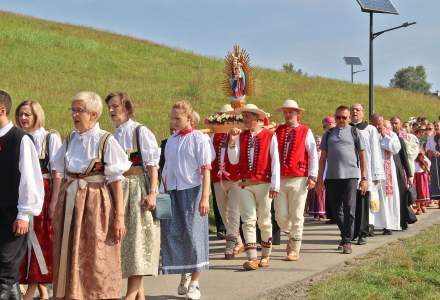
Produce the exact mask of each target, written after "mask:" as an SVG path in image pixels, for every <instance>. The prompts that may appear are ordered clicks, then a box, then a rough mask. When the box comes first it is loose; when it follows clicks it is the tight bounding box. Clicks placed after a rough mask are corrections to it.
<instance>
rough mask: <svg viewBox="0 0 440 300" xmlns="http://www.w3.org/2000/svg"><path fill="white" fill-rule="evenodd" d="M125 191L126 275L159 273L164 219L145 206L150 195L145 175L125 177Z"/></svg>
mask: <svg viewBox="0 0 440 300" xmlns="http://www.w3.org/2000/svg"><path fill="white" fill-rule="evenodd" d="M122 188H123V190H124V211H125V227H126V229H127V235H126V236H125V238H124V240H123V241H122V248H121V261H122V277H123V278H127V277H130V276H134V275H157V273H158V270H159V254H160V222H159V220H154V219H153V216H152V214H151V212H149V211H144V210H143V209H142V207H141V203H142V200H143V199H144V198H145V197H146V196H147V188H146V180H145V177H144V176H143V175H131V176H127V177H125V179H124V181H123V182H122Z"/></svg>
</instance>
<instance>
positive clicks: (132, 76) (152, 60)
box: [0, 12, 440, 138]
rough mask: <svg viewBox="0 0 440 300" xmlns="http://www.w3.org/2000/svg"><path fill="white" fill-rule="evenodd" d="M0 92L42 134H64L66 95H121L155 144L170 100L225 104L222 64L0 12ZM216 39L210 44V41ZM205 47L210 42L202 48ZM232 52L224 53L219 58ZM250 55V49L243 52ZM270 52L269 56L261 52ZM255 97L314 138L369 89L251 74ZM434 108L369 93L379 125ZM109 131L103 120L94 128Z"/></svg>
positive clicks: (397, 93)
mask: <svg viewBox="0 0 440 300" xmlns="http://www.w3.org/2000/svg"><path fill="white" fill-rule="evenodd" d="M0 28H1V30H0V69H1V72H2V76H1V77H0V88H2V89H5V90H7V91H9V92H10V93H11V95H12V96H13V98H14V103H15V104H17V103H18V102H20V101H22V100H23V99H27V98H32V99H35V100H38V101H40V102H41V104H42V105H43V107H44V108H45V111H46V115H47V126H46V127H48V128H54V129H58V130H59V131H61V132H62V133H66V132H68V131H69V130H70V129H71V127H72V124H71V122H70V115H69V113H68V110H67V108H68V107H69V105H70V100H71V98H72V96H73V95H75V94H76V93H77V92H79V91H81V90H92V91H96V92H97V93H99V94H100V95H101V96H102V97H105V95H107V94H108V93H109V92H110V91H127V92H128V93H129V94H130V95H131V96H132V97H133V98H134V99H135V101H136V104H137V119H138V120H139V121H141V122H143V123H145V124H146V125H147V126H149V127H150V128H151V129H152V130H153V131H154V132H155V133H156V135H157V136H158V138H162V137H164V136H165V135H167V133H168V112H169V109H170V107H171V105H172V103H174V102H175V101H176V100H179V99H187V100H190V101H191V102H192V103H193V105H194V107H195V109H196V110H197V111H199V113H200V115H201V116H202V117H203V116H206V115H207V114H209V113H212V112H213V111H215V110H216V109H217V108H218V107H220V106H221V105H223V104H225V103H227V102H229V99H227V97H225V96H224V95H223V92H222V88H221V82H222V80H223V61H222V59H213V58H208V57H203V56H199V55H196V54H193V53H190V52H185V51H181V50H177V49H172V48H169V47H165V46H162V45H158V44H154V43H152V42H148V41H142V40H139V39H135V38H130V37H126V36H121V35H117V34H112V33H108V32H102V31H96V30H93V29H89V28H84V27H79V26H70V25H65V24H60V23H54V22H48V21H42V20H38V19H34V18H30V17H23V16H19V15H15V14H10V13H2V12H0ZM213 38H215V37H213ZM207 42H209V41H207ZM231 47H232V45H224V52H225V54H226V52H227V51H228V50H229V49H230V48H231ZM247 50H248V51H249V52H250V54H251V55H252V49H247ZM268 51H270V48H268ZM254 78H255V79H256V82H255V84H256V91H255V94H256V95H255V96H251V97H249V98H248V102H251V103H255V104H257V105H259V106H261V107H262V108H263V109H265V110H266V111H268V112H270V113H272V116H273V118H274V120H276V121H279V120H280V117H281V116H280V114H279V113H276V112H275V108H276V107H277V106H279V105H280V104H281V103H282V102H283V101H284V100H285V99H286V98H294V99H297V100H298V101H299V103H300V105H301V106H303V107H304V108H305V109H306V112H305V113H304V117H303V120H304V122H305V123H307V124H309V125H310V126H311V127H312V128H313V129H315V130H316V131H317V132H318V133H319V132H320V119H321V118H322V117H323V116H324V115H327V114H332V113H333V111H334V108H335V107H336V106H337V105H340V104H350V103H353V102H361V103H363V104H366V103H367V98H368V87H367V86H366V85H358V84H356V85H352V84H350V83H348V82H345V81H339V80H332V79H326V78H321V77H304V76H299V75H296V74H287V73H283V72H279V71H274V70H269V69H262V68H257V69H256V70H255V73H254ZM439 104H440V102H438V100H436V99H435V98H434V97H428V96H423V95H419V94H414V93H410V92H405V91H402V90H398V89H388V88H381V87H379V88H376V108H377V111H378V112H381V113H383V114H384V115H385V116H386V117H390V116H391V115H396V114H397V115H400V116H401V117H403V118H404V119H406V118H408V117H409V116H418V115H425V116H427V117H429V118H430V119H434V118H437V115H438V114H439V111H438V109H437V108H438V105H439ZM101 124H102V126H103V127H104V128H106V129H110V128H111V127H110V122H109V119H108V117H107V114H104V116H103V117H102V120H101Z"/></svg>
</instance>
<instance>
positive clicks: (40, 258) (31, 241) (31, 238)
mask: <svg viewBox="0 0 440 300" xmlns="http://www.w3.org/2000/svg"><path fill="white" fill-rule="evenodd" d="M27 249H28V251H27V266H26V279H27V278H28V277H29V269H30V264H31V257H32V249H33V250H34V253H35V257H36V258H37V263H38V267H39V268H40V271H41V274H43V275H46V274H47V273H49V271H48V270H47V264H46V260H45V259H44V255H43V251H42V250H41V246H40V243H39V242H38V238H37V235H36V234H35V230H34V219H33V218H31V219H30V220H29V233H28V241H27Z"/></svg>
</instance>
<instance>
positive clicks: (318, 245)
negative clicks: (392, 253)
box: [144, 209, 440, 300]
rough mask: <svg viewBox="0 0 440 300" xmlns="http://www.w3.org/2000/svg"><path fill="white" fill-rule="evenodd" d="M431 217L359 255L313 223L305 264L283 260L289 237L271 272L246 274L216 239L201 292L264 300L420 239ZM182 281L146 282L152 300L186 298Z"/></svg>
mask: <svg viewBox="0 0 440 300" xmlns="http://www.w3.org/2000/svg"><path fill="white" fill-rule="evenodd" d="M428 211H429V213H427V214H424V215H423V216H420V218H419V221H418V222H417V223H416V224H413V225H410V228H409V229H408V230H407V231H405V232H395V233H394V234H393V235H392V236H382V235H378V236H375V237H374V238H370V239H369V241H368V244H367V245H364V246H356V245H354V246H353V254H351V255H344V254H340V253H338V252H337V251H336V247H337V244H338V241H339V234H338V230H337V228H336V226H335V225H325V224H323V223H320V222H317V221H314V220H311V219H307V220H306V224H305V228H304V240H303V247H302V251H301V259H300V261H298V262H286V261H283V258H284V255H285V244H286V236H283V237H282V244H281V245H280V246H274V250H273V255H272V261H271V262H272V266H271V267H270V268H268V269H260V270H257V271H251V272H244V271H243V270H242V267H241V265H242V263H243V262H244V260H245V255H244V254H241V256H240V257H239V258H236V259H235V260H231V261H226V260H224V259H223V247H224V241H217V240H215V239H214V238H213V240H212V241H211V242H210V246H211V253H210V263H211V269H210V271H208V272H204V273H203V274H202V278H201V280H200V287H201V292H202V298H203V299H209V300H211V299H240V300H242V299H252V298H253V299H256V298H259V299H264V294H267V292H268V291H270V290H274V289H277V288H280V287H284V286H286V285H288V284H291V283H294V282H297V281H300V280H303V279H306V278H307V277H310V276H313V275H316V274H318V273H321V272H323V271H325V270H327V269H331V268H333V269H334V268H337V267H338V266H339V265H341V264H343V263H344V261H346V260H348V259H352V258H354V257H356V256H362V255H365V254H366V253H367V252H369V251H371V250H372V249H375V248H378V247H380V246H383V245H385V244H387V243H389V242H392V241H395V240H397V239H399V238H403V237H408V236H411V235H414V234H415V233H417V232H419V231H420V230H423V229H426V228H429V227H430V226H432V225H433V224H440V210H439V209H429V210H428ZM179 279H180V277H179V276H176V275H167V276H159V277H156V278H152V277H149V278H145V281H144V282H145V285H144V286H145V293H146V295H148V296H149V298H148V299H149V300H158V299H184V297H179V296H177V285H178V283H179Z"/></svg>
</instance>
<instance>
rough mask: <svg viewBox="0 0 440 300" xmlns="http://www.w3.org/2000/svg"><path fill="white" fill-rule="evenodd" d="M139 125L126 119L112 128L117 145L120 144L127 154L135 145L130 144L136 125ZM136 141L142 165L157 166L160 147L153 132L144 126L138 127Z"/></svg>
mask: <svg viewBox="0 0 440 300" xmlns="http://www.w3.org/2000/svg"><path fill="white" fill-rule="evenodd" d="M139 125H141V124H140V123H138V122H135V121H133V120H131V119H128V121H127V122H125V123H123V124H121V125H119V126H118V127H115V128H114V132H113V136H114V137H115V139H116V140H117V141H118V142H119V145H121V147H122V149H124V151H126V152H127V154H129V153H130V152H132V150H133V148H135V147H136V145H132V144H133V135H134V131H135V130H136V127H138V126H139ZM138 143H139V146H140V148H141V149H138V151H141V155H142V162H143V164H144V166H145V167H146V166H153V167H159V159H160V148H159V146H158V145H157V141H156V137H155V136H154V134H153V133H152V132H151V131H150V130H149V129H148V128H147V127H145V126H142V127H141V128H140V129H139V141H138Z"/></svg>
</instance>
